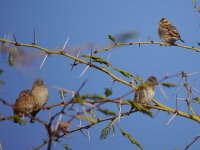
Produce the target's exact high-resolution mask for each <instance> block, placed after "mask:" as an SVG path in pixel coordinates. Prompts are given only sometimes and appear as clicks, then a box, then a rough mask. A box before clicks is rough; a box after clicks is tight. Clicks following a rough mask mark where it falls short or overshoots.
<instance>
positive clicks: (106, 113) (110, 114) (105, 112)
mask: <svg viewBox="0 0 200 150" xmlns="http://www.w3.org/2000/svg"><path fill="white" fill-rule="evenodd" d="M97 110H98V111H100V112H102V113H103V114H104V115H107V116H115V115H116V114H117V113H116V112H114V111H111V110H109V109H106V108H98V109H97Z"/></svg>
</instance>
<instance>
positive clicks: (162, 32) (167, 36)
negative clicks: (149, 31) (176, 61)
mask: <svg viewBox="0 0 200 150" xmlns="http://www.w3.org/2000/svg"><path fill="white" fill-rule="evenodd" d="M158 35H159V37H160V39H161V40H162V41H163V42H164V43H166V44H168V45H173V44H174V43H175V42H176V41H177V40H181V41H182V42H184V41H183V40H182V39H181V36H180V34H179V33H178V30H177V29H176V27H175V26H173V25H172V24H171V23H170V22H169V20H167V19H166V18H162V19H161V20H160V24H159V28H158Z"/></svg>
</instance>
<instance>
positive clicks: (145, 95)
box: [134, 76, 157, 105]
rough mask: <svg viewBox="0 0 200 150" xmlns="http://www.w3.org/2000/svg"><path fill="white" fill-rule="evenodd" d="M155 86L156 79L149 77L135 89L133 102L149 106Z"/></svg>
mask: <svg viewBox="0 0 200 150" xmlns="http://www.w3.org/2000/svg"><path fill="white" fill-rule="evenodd" d="M156 85H157V78H156V77H155V76H150V77H149V78H148V79H147V80H146V81H145V82H143V83H142V84H141V85H139V87H138V88H137V89H136V91H135V95H134V101H135V102H137V103H139V104H143V105H147V104H149V103H150V102H151V101H152V100H153V98H154V95H155V86H156Z"/></svg>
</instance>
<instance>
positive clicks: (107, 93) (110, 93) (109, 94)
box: [104, 88, 112, 97]
mask: <svg viewBox="0 0 200 150" xmlns="http://www.w3.org/2000/svg"><path fill="white" fill-rule="evenodd" d="M104 94H105V95H106V97H109V96H111V95H112V90H111V89H110V88H105V92H104Z"/></svg>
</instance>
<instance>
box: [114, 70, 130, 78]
mask: <svg viewBox="0 0 200 150" xmlns="http://www.w3.org/2000/svg"><path fill="white" fill-rule="evenodd" d="M113 69H114V70H115V71H118V72H119V73H121V74H122V75H123V76H125V77H127V78H131V77H133V74H132V73H129V72H126V71H123V70H121V69H119V68H113Z"/></svg>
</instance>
